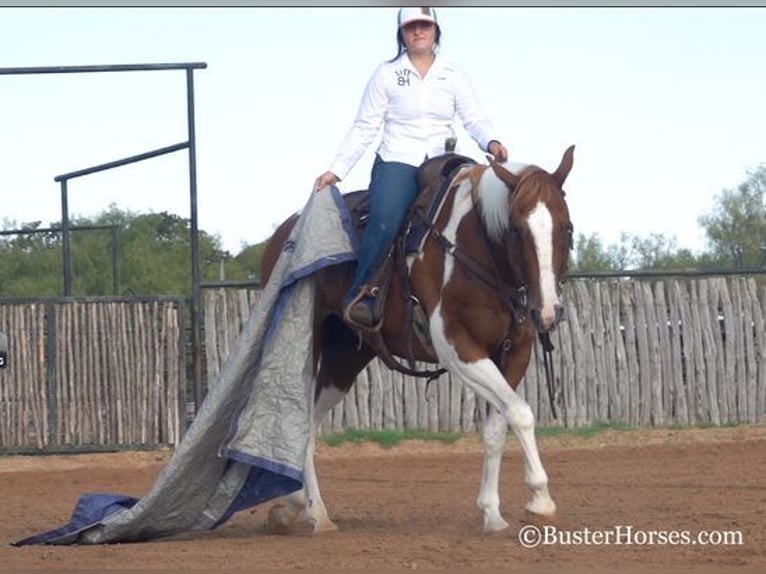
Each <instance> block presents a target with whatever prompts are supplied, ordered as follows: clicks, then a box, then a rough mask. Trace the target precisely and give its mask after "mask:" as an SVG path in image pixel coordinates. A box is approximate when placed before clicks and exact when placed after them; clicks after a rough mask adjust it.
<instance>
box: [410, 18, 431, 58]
mask: <svg viewBox="0 0 766 574" xmlns="http://www.w3.org/2000/svg"><path fill="white" fill-rule="evenodd" d="M402 38H403V39H404V45H405V46H407V51H408V52H410V53H414V54H418V53H430V52H433V49H434V44H435V43H436V24H434V23H433V22H425V21H419V20H416V21H414V22H410V23H409V24H406V25H404V26H402Z"/></svg>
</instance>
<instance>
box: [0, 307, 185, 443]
mask: <svg viewBox="0 0 766 574" xmlns="http://www.w3.org/2000/svg"><path fill="white" fill-rule="evenodd" d="M182 306H183V302H182V300H180V299H170V298H153V299H147V300H140V299H133V298H131V299H99V300H77V299H50V300H35V301H15V302H14V301H2V302H0V330H1V331H3V332H4V333H6V334H7V335H8V338H9V341H10V344H9V347H10V348H9V364H10V366H9V367H8V368H7V369H5V370H3V371H0V452H24V451H27V450H48V451H52V450H61V449H76V450H77V449H83V448H85V447H96V446H99V445H102V446H103V445H109V446H115V445H123V446H127V445H157V444H175V443H177V442H178V439H179V437H180V434H181V432H182V430H183V429H182V423H183V422H184V421H182V420H181V417H180V413H183V412H184V411H183V410H181V409H182V406H183V403H184V402H185V393H184V391H183V381H184V380H185V378H186V377H185V373H184V362H183V344H182V337H181V334H182V321H181V309H182Z"/></svg>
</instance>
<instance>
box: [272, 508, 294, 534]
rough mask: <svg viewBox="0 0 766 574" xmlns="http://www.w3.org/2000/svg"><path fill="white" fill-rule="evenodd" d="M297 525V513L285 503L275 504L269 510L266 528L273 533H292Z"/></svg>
mask: <svg viewBox="0 0 766 574" xmlns="http://www.w3.org/2000/svg"><path fill="white" fill-rule="evenodd" d="M294 526H295V513H293V512H290V511H289V510H288V509H287V507H285V505H284V504H275V505H274V506H272V507H271V509H270V510H269V517H268V520H267V521H266V530H267V531H268V532H270V533H272V534H290V533H291V532H292V531H293V529H294Z"/></svg>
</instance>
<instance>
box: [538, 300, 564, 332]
mask: <svg viewBox="0 0 766 574" xmlns="http://www.w3.org/2000/svg"><path fill="white" fill-rule="evenodd" d="M544 311H546V310H543V311H541V310H540V309H537V308H534V309H532V310H531V311H530V315H531V316H532V324H533V325H534V327H535V329H537V330H538V331H539V332H541V333H545V332H547V331H550V330H552V329H553V328H554V327H555V326H556V325H557V324H558V323H559V321H561V319H562V318H563V317H564V306H563V305H560V304H558V303H557V304H555V305H553V309H552V312H551V310H550V309H548V310H547V312H544Z"/></svg>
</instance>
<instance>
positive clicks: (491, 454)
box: [476, 408, 508, 534]
mask: <svg viewBox="0 0 766 574" xmlns="http://www.w3.org/2000/svg"><path fill="white" fill-rule="evenodd" d="M507 434H508V423H507V422H506V420H505V418H504V417H502V416H501V415H500V413H499V412H498V411H496V410H495V409H494V408H490V411H489V414H488V415H487V418H486V419H485V420H484V425H483V428H482V439H483V441H484V462H483V466H482V469H481V488H480V490H479V497H478V498H477V499H476V505H477V506H478V507H479V510H481V512H482V515H483V517H484V532H485V533H487V534H488V533H490V532H499V531H500V530H505V529H506V528H508V523H507V522H506V521H505V520H504V519H503V517H502V516H501V515H500V463H501V461H502V458H503V450H504V449H505V438H506V435H507Z"/></svg>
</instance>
